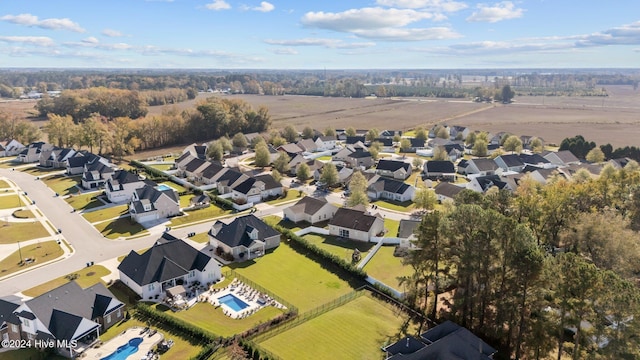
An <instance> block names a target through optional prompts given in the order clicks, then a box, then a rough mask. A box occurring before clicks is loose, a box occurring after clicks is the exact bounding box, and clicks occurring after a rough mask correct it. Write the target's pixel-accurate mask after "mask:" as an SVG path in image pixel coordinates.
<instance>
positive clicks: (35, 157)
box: [16, 141, 55, 163]
mask: <svg viewBox="0 0 640 360" xmlns="http://www.w3.org/2000/svg"><path fill="white" fill-rule="evenodd" d="M54 147H55V146H53V145H51V144H48V143H45V142H42V141H39V142H34V143H31V144H29V145H27V146H26V147H25V148H23V149H22V150H20V152H19V153H18V156H17V157H16V161H18V162H21V163H34V162H38V161H40V154H41V153H42V152H43V151H50V150H53V149H54Z"/></svg>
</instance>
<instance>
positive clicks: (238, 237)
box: [209, 214, 280, 248]
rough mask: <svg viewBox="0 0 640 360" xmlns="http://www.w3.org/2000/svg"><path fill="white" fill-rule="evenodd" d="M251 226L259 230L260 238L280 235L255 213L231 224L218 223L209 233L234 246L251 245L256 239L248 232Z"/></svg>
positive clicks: (237, 219)
mask: <svg viewBox="0 0 640 360" xmlns="http://www.w3.org/2000/svg"><path fill="white" fill-rule="evenodd" d="M250 228H251V229H255V230H258V234H259V235H258V236H259V238H260V239H265V238H269V237H272V236H276V235H280V233H279V232H277V231H276V230H274V229H273V228H272V227H271V226H269V225H267V224H265V223H264V221H262V220H260V219H258V218H257V217H256V216H255V215H253V214H249V215H244V216H240V217H237V218H235V219H234V220H233V222H231V223H230V224H224V223H221V222H219V223H216V224H214V225H213V227H212V229H211V231H210V232H209V235H211V236H213V237H215V238H216V239H218V240H220V241H221V242H223V243H225V244H226V245H227V246H229V247H232V248H233V247H236V246H240V245H242V246H246V247H249V246H250V245H251V243H253V241H254V240H252V239H251V238H250V237H249V234H248V233H247V230H248V229H250Z"/></svg>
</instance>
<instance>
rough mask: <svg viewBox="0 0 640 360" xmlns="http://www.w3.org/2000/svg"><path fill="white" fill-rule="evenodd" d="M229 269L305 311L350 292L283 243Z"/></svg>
mask: <svg viewBox="0 0 640 360" xmlns="http://www.w3.org/2000/svg"><path fill="white" fill-rule="evenodd" d="M229 267H230V268H232V269H234V270H235V271H237V272H238V273H239V274H240V275H243V276H246V277H247V278H249V279H250V280H252V281H254V282H256V283H258V284H259V285H261V286H262V287H264V288H266V289H269V291H270V292H272V293H274V294H275V295H278V296H280V297H282V298H283V299H284V300H286V301H288V302H290V303H292V304H293V305H294V306H296V307H298V309H299V311H300V312H301V313H302V312H305V311H307V310H310V309H313V308H315V307H317V306H319V305H322V304H324V303H326V302H329V301H331V300H333V299H335V298H338V297H340V296H342V295H344V294H346V293H348V292H350V291H353V288H352V287H351V285H349V283H348V282H346V281H345V280H342V279H341V278H339V277H338V276H337V275H335V274H333V273H331V272H329V271H327V270H325V269H324V268H323V267H322V266H321V265H320V264H318V263H316V262H315V261H313V260H310V259H308V258H307V257H305V256H304V255H300V254H299V253H297V252H296V251H294V250H293V249H292V248H291V247H289V246H288V245H287V244H286V243H281V244H280V246H278V247H277V248H276V249H275V250H274V251H272V252H267V254H266V255H264V256H262V257H260V258H257V259H254V260H250V261H245V262H243V263H233V264H231V265H229Z"/></svg>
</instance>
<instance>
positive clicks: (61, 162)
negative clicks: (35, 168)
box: [39, 148, 76, 169]
mask: <svg viewBox="0 0 640 360" xmlns="http://www.w3.org/2000/svg"><path fill="white" fill-rule="evenodd" d="M75 155H76V151H75V150H74V149H71V148H66V149H60V148H54V149H52V150H50V151H46V152H43V153H42V154H41V156H40V160H39V162H40V166H42V167H52V168H61V169H65V168H66V167H67V160H68V159H70V158H72V157H74V156H75Z"/></svg>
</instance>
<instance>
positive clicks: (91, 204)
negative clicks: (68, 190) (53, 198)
mask: <svg viewBox="0 0 640 360" xmlns="http://www.w3.org/2000/svg"><path fill="white" fill-rule="evenodd" d="M100 195H102V192H92V193H88V194H81V195H69V197H68V198H66V199H65V201H66V202H67V203H68V204H69V205H71V207H72V208H74V209H76V210H89V209H93V208H97V207H98V206H103V205H104V203H103V202H102V201H100V200H99V199H98V196H100Z"/></svg>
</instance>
